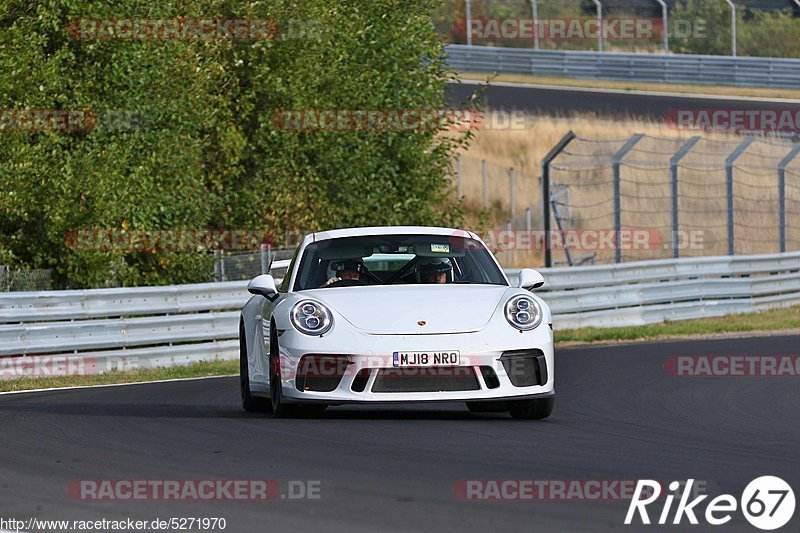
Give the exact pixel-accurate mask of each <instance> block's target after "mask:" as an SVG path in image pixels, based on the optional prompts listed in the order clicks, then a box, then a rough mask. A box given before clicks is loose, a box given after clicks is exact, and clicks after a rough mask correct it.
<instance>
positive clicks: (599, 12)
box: [592, 0, 603, 52]
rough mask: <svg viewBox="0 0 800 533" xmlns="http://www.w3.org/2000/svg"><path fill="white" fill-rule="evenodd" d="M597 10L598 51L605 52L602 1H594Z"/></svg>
mask: <svg viewBox="0 0 800 533" xmlns="http://www.w3.org/2000/svg"><path fill="white" fill-rule="evenodd" d="M592 2H594V5H595V7H596V8H597V51H598V52H602V51H603V4H602V3H600V0H592Z"/></svg>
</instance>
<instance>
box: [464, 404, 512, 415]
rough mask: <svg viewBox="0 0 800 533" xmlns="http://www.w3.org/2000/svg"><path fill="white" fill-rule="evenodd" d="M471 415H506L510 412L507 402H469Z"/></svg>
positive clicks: (468, 407)
mask: <svg viewBox="0 0 800 533" xmlns="http://www.w3.org/2000/svg"><path fill="white" fill-rule="evenodd" d="M467 409H469V412H470V413H505V412H506V411H508V405H506V402H467Z"/></svg>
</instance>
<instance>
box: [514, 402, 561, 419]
mask: <svg viewBox="0 0 800 533" xmlns="http://www.w3.org/2000/svg"><path fill="white" fill-rule="evenodd" d="M555 403H556V399H555V398H541V399H536V400H519V401H516V402H508V412H509V413H511V416H512V417H514V418H519V419H521V420H542V419H545V418H547V417H548V416H550V415H551V414H552V413H553V406H554V405H555Z"/></svg>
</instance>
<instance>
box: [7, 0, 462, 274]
mask: <svg viewBox="0 0 800 533" xmlns="http://www.w3.org/2000/svg"><path fill="white" fill-rule="evenodd" d="M434 6H435V2H434V1H433V0H412V1H400V0H375V1H372V2H369V3H354V4H353V5H345V4H342V3H341V2H339V1H337V0H295V1H291V0H277V1H275V2H270V3H269V5H266V3H262V2H245V1H225V0H201V1H193V2H188V1H181V0H169V1H165V2H161V3H158V4H153V3H152V2H144V1H141V0H121V1H119V2H115V3H114V4H113V5H110V4H109V3H107V2H102V1H97V0H92V1H78V0H40V1H38V2H31V1H29V0H4V1H3V2H2V9H0V110H17V111H24V110H32V109H61V110H91V111H92V112H94V113H97V116H98V117H99V124H98V127H96V128H93V129H90V130H88V131H28V130H22V131H18V130H15V129H14V128H13V127H5V128H2V125H0V128H2V129H0V263H2V262H5V263H11V264H13V265H15V266H27V267H37V268H54V269H56V274H57V280H58V282H59V283H60V284H61V285H62V286H74V287H86V286H103V285H105V284H108V283H120V282H121V283H125V284H162V283H181V282H191V281H202V280H206V279H208V277H209V274H210V273H211V272H212V270H211V269H212V259H211V256H210V255H209V254H208V253H172V252H165V251H162V250H158V249H156V250H151V251H149V252H128V251H123V250H116V251H114V250H112V251H105V250H98V251H92V252H87V251H81V250H79V251H75V250H72V249H70V247H69V246H68V245H67V243H65V236H66V235H68V234H69V232H70V230H74V229H75V228H108V229H114V230H115V231H118V232H123V233H124V232H125V231H129V230H160V229H178V228H197V229H202V228H253V229H263V230H266V231H269V232H272V233H273V234H275V235H283V234H284V233H285V232H286V231H287V230H294V231H308V230H318V229H323V228H331V227H335V226H351V225H361V224H388V223H407V224H445V223H453V224H455V223H458V221H459V207H458V204H457V203H455V202H454V201H453V200H452V198H451V194H450V193H451V190H450V186H449V181H448V179H447V174H448V172H449V170H450V168H449V167H450V154H451V152H452V151H453V150H454V149H455V148H456V147H457V146H459V145H460V144H462V143H465V142H468V139H469V135H461V136H453V135H443V134H442V132H437V131H430V130H420V131H398V132H378V131H371V132H348V133H337V132H329V131H328V132H326V131H312V132H286V131H281V130H280V129H278V128H276V126H275V124H274V123H273V117H274V115H275V113H276V112H278V111H279V110H286V109H409V108H410V109H429V110H434V109H440V108H441V107H442V106H443V105H444V90H443V89H444V83H445V82H446V80H447V79H448V76H449V73H448V72H447V70H446V69H445V67H444V65H443V64H442V62H441V58H440V56H441V51H442V49H441V43H440V42H439V40H438V39H437V36H436V33H435V30H434V28H433V24H432V21H431V17H430V13H431V12H432V10H433V8H434ZM137 17H139V18H147V19H162V18H174V17H189V18H192V17H196V18H210V17H220V18H223V17H225V18H237V19H264V18H268V19H272V20H276V21H278V22H279V23H280V24H281V31H280V32H279V33H278V35H277V36H276V37H275V38H274V39H262V40H241V41H235V40H205V41H186V40H134V39H127V40H119V39H77V38H75V37H74V36H72V35H70V34H69V32H68V31H67V30H68V28H69V24H70V21H73V20H76V19H90V18H91V19H95V18H109V19H118V18H137ZM109 116H112V117H113V116H116V117H122V119H121V120H119V122H121V123H122V124H121V126H122V127H119V126H120V125H119V124H113V123H111V124H109V121H108V117H109Z"/></svg>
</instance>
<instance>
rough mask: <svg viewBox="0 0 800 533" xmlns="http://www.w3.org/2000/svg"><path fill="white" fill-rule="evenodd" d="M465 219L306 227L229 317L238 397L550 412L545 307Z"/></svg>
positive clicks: (305, 404)
mask: <svg viewBox="0 0 800 533" xmlns="http://www.w3.org/2000/svg"><path fill="white" fill-rule="evenodd" d="M542 285H544V278H543V277H542V275H541V274H540V273H539V272H537V271H535V270H531V269H525V270H522V272H521V273H520V275H519V281H518V283H516V284H515V285H513V286H512V284H511V283H510V282H509V280H508V278H507V277H506V275H505V273H504V272H503V270H502V269H501V268H500V266H499V264H498V263H497V260H496V259H495V258H494V256H492V254H491V253H490V252H489V250H487V248H486V246H485V245H484V243H483V242H482V241H481V239H480V238H479V237H478V236H477V235H475V234H474V233H471V232H469V231H463V230H453V229H443V228H426V227H376V228H355V229H342V230H334V231H324V232H319V233H313V234H310V235H307V236H306V237H305V238H304V239H303V242H302V243H301V244H300V246H299V247H298V249H297V251H296V252H295V256H294V259H292V261H291V263H290V264H289V266H288V271H287V272H286V275H285V277H284V278H283V280H282V282H281V283H280V285H279V286H276V283H275V280H274V279H273V277H272V276H270V275H263V276H258V277H257V278H255V279H253V280H252V281H251V282H250V284H249V285H248V290H249V291H250V292H251V293H252V294H254V296H253V297H252V298H250V300H249V301H248V302H247V304H246V305H245V306H244V309H243V310H242V315H241V323H240V326H239V343H240V347H241V349H240V352H241V356H240V357H241V380H240V381H241V393H242V405H243V406H244V408H245V409H246V410H248V411H271V412H273V413H274V414H275V415H277V416H279V417H283V416H302V415H314V414H317V413H320V412H321V411H322V410H324V409H325V408H326V407H327V406H328V405H341V404H346V403H379V402H430V401H465V402H466V403H467V406H468V407H469V409H470V410H471V411H474V412H506V411H508V412H510V413H511V415H512V416H513V417H515V418H527V419H540V418H546V417H548V416H549V415H550V413H551V412H552V410H553V402H554V396H555V389H554V372H553V366H554V365H553V327H552V326H553V325H552V318H551V314H550V309H549V308H548V307H547V305H546V304H545V303H544V302H543V301H542V300H541V299H540V298H539V297H537V296H535V295H533V294H531V293H530V292H529V291H530V289H536V288H539V287H541V286H542Z"/></svg>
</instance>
